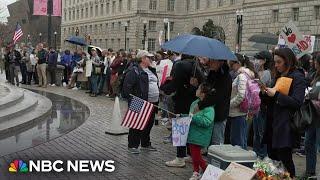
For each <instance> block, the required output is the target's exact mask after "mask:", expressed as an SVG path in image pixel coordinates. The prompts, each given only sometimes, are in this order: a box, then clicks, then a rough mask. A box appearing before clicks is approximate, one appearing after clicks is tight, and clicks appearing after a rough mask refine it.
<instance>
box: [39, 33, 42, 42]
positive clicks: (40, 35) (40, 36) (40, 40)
mask: <svg viewBox="0 0 320 180" xmlns="http://www.w3.org/2000/svg"><path fill="white" fill-rule="evenodd" d="M41 38H42V33H39V43H41V42H42V39H41Z"/></svg>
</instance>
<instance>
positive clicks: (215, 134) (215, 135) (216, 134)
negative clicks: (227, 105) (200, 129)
mask: <svg viewBox="0 0 320 180" xmlns="http://www.w3.org/2000/svg"><path fill="white" fill-rule="evenodd" d="M226 123H227V120H224V121H219V122H215V123H214V126H213V131H212V138H211V144H213V145H220V144H224V131H225V129H226Z"/></svg>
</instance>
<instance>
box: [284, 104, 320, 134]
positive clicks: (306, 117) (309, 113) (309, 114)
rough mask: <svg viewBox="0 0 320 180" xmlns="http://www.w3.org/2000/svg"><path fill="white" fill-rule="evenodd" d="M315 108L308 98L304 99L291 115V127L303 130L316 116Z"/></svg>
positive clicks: (297, 130)
mask: <svg viewBox="0 0 320 180" xmlns="http://www.w3.org/2000/svg"><path fill="white" fill-rule="evenodd" d="M316 113H317V112H316V110H315V108H314V106H313V104H312V102H311V100H310V99H306V100H305V101H304V103H303V104H302V106H301V107H300V109H299V110H298V111H296V112H295V113H294V115H293V118H292V121H291V124H290V125H291V128H292V129H293V130H294V131H296V132H304V131H305V130H306V129H307V128H308V127H309V126H310V125H311V123H312V120H313V119H314V118H316V117H317V114H316Z"/></svg>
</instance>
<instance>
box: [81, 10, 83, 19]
mask: <svg viewBox="0 0 320 180" xmlns="http://www.w3.org/2000/svg"><path fill="white" fill-rule="evenodd" d="M81 19H83V9H81Z"/></svg>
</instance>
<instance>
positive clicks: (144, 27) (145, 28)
mask: <svg viewBox="0 0 320 180" xmlns="http://www.w3.org/2000/svg"><path fill="white" fill-rule="evenodd" d="M147 23H148V22H147V20H143V40H142V45H143V50H145V49H146V38H147Z"/></svg>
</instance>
